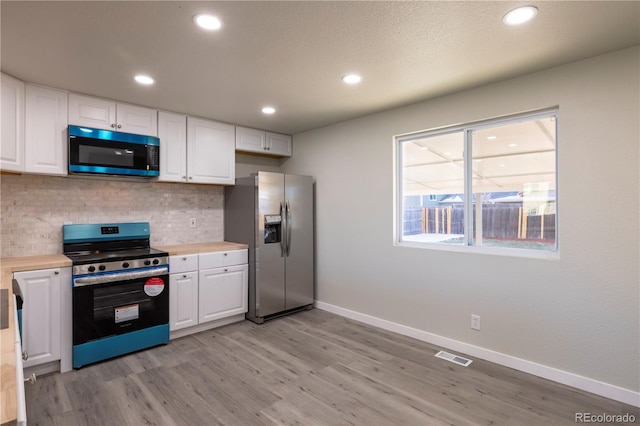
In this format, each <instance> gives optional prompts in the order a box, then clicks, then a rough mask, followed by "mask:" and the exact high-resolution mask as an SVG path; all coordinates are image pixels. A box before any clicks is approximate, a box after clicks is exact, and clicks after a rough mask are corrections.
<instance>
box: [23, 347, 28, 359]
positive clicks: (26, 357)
mask: <svg viewBox="0 0 640 426" xmlns="http://www.w3.org/2000/svg"><path fill="white" fill-rule="evenodd" d="M28 359H29V353H28V352H27V350H26V349H25V350H23V351H22V360H23V361H26V360H28Z"/></svg>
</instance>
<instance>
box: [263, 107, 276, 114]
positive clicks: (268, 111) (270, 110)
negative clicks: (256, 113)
mask: <svg viewBox="0 0 640 426" xmlns="http://www.w3.org/2000/svg"><path fill="white" fill-rule="evenodd" d="M275 112H276V109H275V108H274V107H272V106H266V107H264V108H262V113H263V114H267V115H271V114H274V113H275Z"/></svg>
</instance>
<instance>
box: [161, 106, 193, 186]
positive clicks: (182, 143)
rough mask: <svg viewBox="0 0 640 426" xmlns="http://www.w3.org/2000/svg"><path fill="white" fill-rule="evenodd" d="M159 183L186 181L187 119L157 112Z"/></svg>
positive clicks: (178, 115) (182, 116) (177, 115)
mask: <svg viewBox="0 0 640 426" xmlns="http://www.w3.org/2000/svg"><path fill="white" fill-rule="evenodd" d="M158 137H159V138H160V176H159V177H158V181H160V182H186V181H187V117H186V116H184V115H180V114H173V113H169V112H164V111H160V112H158Z"/></svg>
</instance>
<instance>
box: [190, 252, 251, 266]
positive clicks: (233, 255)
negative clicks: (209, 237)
mask: <svg viewBox="0 0 640 426" xmlns="http://www.w3.org/2000/svg"><path fill="white" fill-rule="evenodd" d="M244 263H247V250H231V251H218V252H213V253H202V254H200V259H199V265H200V270H204V269H212V268H220V267H222V266H233V265H242V264H244Z"/></svg>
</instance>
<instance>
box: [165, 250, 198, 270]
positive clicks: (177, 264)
mask: <svg viewBox="0 0 640 426" xmlns="http://www.w3.org/2000/svg"><path fill="white" fill-rule="evenodd" d="M197 270H198V255H197V254H187V255H183V256H170V257H169V271H170V272H171V273H172V274H177V273H180V272H189V271H197Z"/></svg>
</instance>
